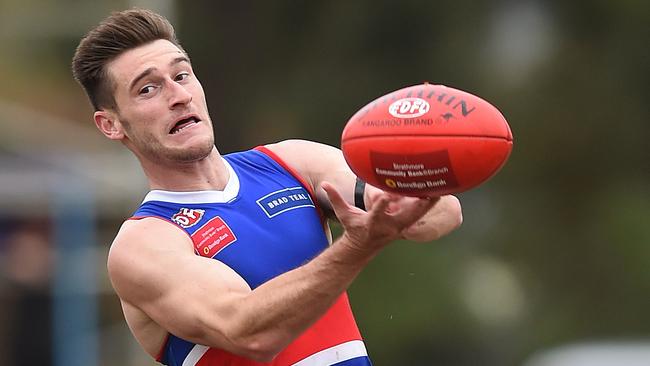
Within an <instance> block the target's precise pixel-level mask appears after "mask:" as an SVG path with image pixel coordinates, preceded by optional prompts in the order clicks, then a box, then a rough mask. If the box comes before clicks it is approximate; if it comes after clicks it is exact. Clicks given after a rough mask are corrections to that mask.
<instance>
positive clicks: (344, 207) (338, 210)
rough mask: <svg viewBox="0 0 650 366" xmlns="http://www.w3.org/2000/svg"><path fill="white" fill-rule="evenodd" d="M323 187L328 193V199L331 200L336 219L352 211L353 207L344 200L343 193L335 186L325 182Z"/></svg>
mask: <svg viewBox="0 0 650 366" xmlns="http://www.w3.org/2000/svg"><path fill="white" fill-rule="evenodd" d="M321 187H322V188H323V190H324V191H325V193H327V198H329V200H330V203H331V204H332V209H334V214H335V215H336V217H339V218H340V217H341V215H344V214H345V212H346V211H349V210H350V209H352V207H351V206H350V205H349V204H348V203H347V202H346V201H345V199H343V196H341V193H339V191H338V190H337V189H336V187H334V185H333V184H331V183H329V182H323V183H322V184H321Z"/></svg>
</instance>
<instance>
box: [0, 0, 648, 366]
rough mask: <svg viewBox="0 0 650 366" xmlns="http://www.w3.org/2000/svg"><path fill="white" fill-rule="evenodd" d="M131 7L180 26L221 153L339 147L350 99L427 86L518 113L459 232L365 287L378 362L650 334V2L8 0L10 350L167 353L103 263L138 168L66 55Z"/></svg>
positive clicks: (15, 354)
mask: <svg viewBox="0 0 650 366" xmlns="http://www.w3.org/2000/svg"><path fill="white" fill-rule="evenodd" d="M132 6H139V7H147V8H151V9H153V10H156V11H159V12H161V13H162V14H164V15H166V16H168V17H169V18H170V19H171V20H172V22H173V23H174V24H175V25H176V28H177V33H178V35H179V38H180V40H181V42H182V43H183V45H184V47H185V49H186V50H187V51H188V52H189V54H190V56H191V57H192V61H193V63H194V68H195V71H196V73H197V74H198V76H199V78H200V79H201V81H202V83H203V86H204V88H205V91H206V94H207V98H208V104H209V107H210V111H211V114H212V119H213V121H214V123H215V132H216V136H217V146H218V148H219V150H220V152H222V153H227V152H231V151H237V150H243V149H248V148H250V147H253V146H256V145H259V144H264V143H270V142H274V141H278V140H283V139H288V138H303V139H309V140H314V141H319V142H323V143H327V144H330V145H335V146H339V143H340V133H341V131H342V129H343V126H344V124H345V122H346V121H347V119H348V118H349V117H350V116H351V115H352V114H353V113H354V112H355V111H356V110H357V109H359V108H360V107H362V106H363V105H365V104H366V103H367V102H369V101H370V100H373V99H374V98H376V97H378V96H380V95H383V94H386V93H387V92H390V91H392V90H395V89H399V88H402V87H404V86H408V85H413V84H417V83H420V82H423V81H429V82H431V83H439V84H445V85H448V86H451V87H455V88H458V89H462V90H466V91H469V92H471V93H474V94H477V95H479V96H481V97H483V98H484V99H486V100H488V101H490V102H491V103H493V104H494V105H495V106H497V107H498V108H499V109H500V110H501V111H502V112H503V114H504V115H505V116H506V118H507V120H508V121H509V123H510V126H511V128H512V131H513V134H514V138H515V144H514V150H513V153H512V155H511V158H510V160H509V162H508V164H507V165H506V166H505V167H504V168H503V169H502V171H501V172H500V173H499V174H498V175H497V176H495V177H494V178H492V179H491V180H490V181H488V182H487V183H485V184H484V185H483V186H481V187H479V188H477V189H474V190H472V191H470V192H467V193H463V194H460V195H459V198H460V199H461V202H462V204H463V208H464V218H465V221H464V224H463V226H462V227H461V228H460V229H459V230H458V231H457V232H455V233H453V234H452V235H450V236H449V237H447V238H444V239H442V240H440V241H439V242H436V243H431V244H423V245H416V244H413V243H408V242H400V243H396V244H395V245H393V246H392V247H389V248H388V249H387V250H386V251H385V252H384V253H382V254H381V255H380V256H379V257H378V258H377V259H376V260H375V261H374V262H373V263H371V264H370V265H369V267H368V268H367V269H366V270H365V271H364V272H363V273H362V275H361V276H360V277H359V278H358V280H357V281H356V282H355V283H354V284H353V286H352V288H351V289H350V297H351V299H352V303H353V308H354V310H355V313H356V315H357V320H358V323H359V326H360V328H361V329H362V333H363V334H364V336H365V338H366V343H367V347H368V350H369V353H370V355H371V357H372V358H373V360H374V362H375V364H376V365H377V366H385V365H441V366H469V365H487V366H509V365H527V364H528V363H529V362H531V361H530V360H531V358H532V357H535V356H536V355H537V356H538V355H539V354H540V353H541V352H543V351H545V350H550V349H557V348H558V347H564V346H566V345H572V344H584V343H592V342H596V343H598V342H614V343H617V344H621V343H626V342H629V343H634V344H641V345H642V348H643V347H645V349H646V350H647V349H649V348H648V347H650V311H649V309H650V188H649V187H650V164H649V161H650V120H649V118H648V115H649V113H648V112H649V111H648V103H649V102H650V92H649V90H650V88H649V85H650V67H649V66H650V62H649V61H650V60H649V55H650V52H649V51H648V49H649V48H648V45H649V44H650V2H647V1H634V0H625V1H613V0H609V1H608V0H594V1H589V2H580V1H541V0H523V1H505V0H502V1H447V2H439V1H435V2H434V1H416V0H401V1H370V0H357V1H309V2H290V1H275V2H270V1H269V2H262V1H207V0H197V1H191V2H190V1H187V2H181V1H173V0H166V1H94V2H90V1H80V0H57V1H51V0H50V1H47V0H42V1H38V0H20V1H17V0H2V1H1V2H0V44H1V45H2V50H1V51H0V127H1V129H2V134H0V364H2V365H40V366H43V365H57V366H61V365H66V366H69V365H76V364H79V365H90V366H92V365H106V366H109V365H126V366H131V365H150V364H153V362H152V361H150V360H149V359H148V357H147V356H145V355H144V354H143V352H142V351H140V350H139V348H138V346H137V344H136V343H135V341H134V340H133V339H132V338H131V336H130V335H129V332H128V329H127V327H126V324H125V322H124V321H123V319H122V317H121V313H120V308H119V302H118V301H117V298H116V297H115V296H114V295H113V293H112V290H111V288H110V284H109V282H108V280H107V278H106V273H105V272H106V271H105V260H106V253H107V251H108V247H109V245H110V242H111V240H112V238H113V236H114V234H115V233H116V231H117V230H118V228H119V225H120V223H121V222H122V221H123V220H124V219H125V218H126V217H128V216H129V215H130V213H131V212H132V211H133V210H134V209H135V208H136V207H137V205H138V204H139V202H140V201H141V199H142V197H143V196H144V194H145V192H146V191H147V187H146V181H145V180H144V178H143V176H142V173H140V171H139V166H138V163H137V161H136V160H135V159H134V158H132V157H131V156H130V155H129V153H128V152H127V151H126V150H125V149H123V148H122V147H121V146H119V145H118V144H114V143H111V142H110V141H108V140H106V139H104V138H103V137H102V136H101V135H100V133H99V132H98V131H96V130H95V128H94V126H93V124H92V120H91V115H92V110H91V108H90V105H89V103H88V102H87V101H86V98H85V96H84V95H83V93H82V91H81V88H80V87H78V86H77V85H76V84H75V83H74V81H73V80H72V77H71V74H70V68H69V64H70V60H71V57H72V55H73V53H74V49H75V47H76V45H77V43H78V41H79V39H80V38H81V37H82V36H83V35H84V34H85V32H86V31H87V30H89V29H90V28H91V27H92V26H94V25H95V24H96V23H97V22H99V21H100V20H101V19H103V18H104V17H105V16H107V15H108V14H109V13H110V11H112V10H120V9H125V8H129V7H132ZM66 301H69V302H66ZM66 311H67V313H66ZM77 311H78V312H77ZM70 312H72V314H73V315H74V314H75V312H77V313H76V314H77V315H79V314H83V316H76V317H74V318H75V319H76V320H77V321H78V324H77V323H74V322H72V323H70V321H69V320H66V319H69V318H66V316H68V317H69V316H70ZM66 314H67V315H66ZM62 319H63V320H62ZM84 319H85V320H84ZM75 324H77V325H75ZM75 327H76V328H75ZM75 329H76V330H75ZM66 349H67V350H69V351H66ZM82 349H83V350H84V351H83V352H81V350H82ZM74 352H78V353H79V356H78V358H77V359H75V358H74V357H73V358H66V357H71V356H69V354H71V353H74ZM66 355H68V356H66ZM84 357H85V358H84ZM646 361H647V363H643V364H644V365H645V364H647V365H650V358H648V359H647V360H646ZM539 364H540V365H542V363H539ZM543 365H551V363H544V364H543ZM553 365H560V364H559V363H556V364H553ZM562 365H564V364H562ZM576 365H577V364H576ZM621 365H622V364H621ZM635 365H636V364H635Z"/></svg>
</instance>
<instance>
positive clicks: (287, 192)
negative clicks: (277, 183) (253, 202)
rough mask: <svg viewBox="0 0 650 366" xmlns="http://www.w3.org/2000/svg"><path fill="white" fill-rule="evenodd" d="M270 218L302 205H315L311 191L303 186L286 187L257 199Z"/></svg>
mask: <svg viewBox="0 0 650 366" xmlns="http://www.w3.org/2000/svg"><path fill="white" fill-rule="evenodd" d="M257 204H258V205H259V206H260V207H261V208H262V211H264V213H266V216H268V217H269V218H272V217H275V216H277V215H279V214H281V213H285V212H287V211H290V210H294V209H297V208H301V207H315V206H314V202H313V201H312V200H311V197H310V196H309V193H307V190H305V189H304V188H303V187H292V188H285V189H281V190H278V191H275V192H271V193H269V194H267V195H266V196H264V197H262V198H260V199H258V200H257Z"/></svg>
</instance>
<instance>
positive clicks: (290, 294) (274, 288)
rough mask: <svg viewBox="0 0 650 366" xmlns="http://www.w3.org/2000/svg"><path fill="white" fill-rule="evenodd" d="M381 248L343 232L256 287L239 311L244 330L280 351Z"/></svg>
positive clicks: (266, 346) (251, 339) (250, 337)
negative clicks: (303, 260)
mask: <svg viewBox="0 0 650 366" xmlns="http://www.w3.org/2000/svg"><path fill="white" fill-rule="evenodd" d="M378 251H379V249H359V247H358V246H357V245H355V243H353V242H352V241H351V240H350V238H348V237H347V236H346V235H343V236H342V237H340V238H339V239H338V240H336V241H335V242H334V244H332V245H331V246H330V247H329V248H327V249H326V250H325V251H323V252H322V253H321V254H320V255H318V256H317V257H316V258H314V259H313V260H311V261H310V262H309V263H307V264H305V265H303V266H301V267H299V268H296V269H294V270H292V271H289V272H287V273H284V274H282V275H280V276H278V277H276V278H274V279H272V280H270V281H268V282H266V283H265V284H263V285H261V286H259V287H258V288H256V289H255V290H253V291H252V292H251V293H250V294H249V295H248V296H247V297H246V298H245V299H244V300H245V301H243V302H242V304H241V307H240V308H239V309H238V311H237V319H238V320H237V321H234V322H233V324H239V325H240V327H241V328H240V329H238V332H236V333H238V334H241V336H242V337H243V338H244V339H246V341H245V343H247V342H251V343H253V344H255V345H256V347H260V348H261V349H265V350H271V352H272V353H277V352H279V351H281V350H282V349H284V347H286V346H287V345H288V344H289V343H290V342H291V341H292V340H293V339H295V338H296V337H298V336H299V335H300V334H301V333H302V332H303V331H304V330H305V329H307V328H308V327H309V326H310V325H311V324H312V323H314V322H315V321H316V320H318V319H319V318H320V317H321V316H322V315H323V314H324V313H325V312H326V311H327V310H328V309H329V308H330V306H331V305H332V304H333V303H334V301H335V300H336V299H337V298H338V297H339V295H340V294H341V293H342V292H343V291H345V290H346V289H347V287H348V286H349V285H350V283H351V282H352V281H353V280H354V278H355V277H356V276H357V275H358V274H359V272H360V271H361V270H362V269H363V268H364V267H365V265H366V264H367V263H368V262H369V261H370V260H371V259H372V258H373V257H374V256H375V255H376V254H377V253H378Z"/></svg>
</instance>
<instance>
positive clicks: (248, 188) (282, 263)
mask: <svg viewBox="0 0 650 366" xmlns="http://www.w3.org/2000/svg"><path fill="white" fill-rule="evenodd" d="M223 158H224V161H225V163H226V166H227V168H228V170H229V171H230V179H229V181H228V183H227V185H226V187H225V189H224V190H223V191H199V192H170V191H158V190H154V191H151V192H149V193H148V194H147V196H146V197H145V199H144V202H143V203H142V205H141V206H140V208H138V210H137V211H136V212H135V214H134V215H133V217H132V219H141V218H144V217H157V218H160V219H163V220H166V221H169V222H170V223H172V224H174V225H176V226H178V227H179V228H181V229H182V230H184V231H185V232H186V233H187V234H188V235H189V237H190V238H191V239H192V242H193V244H194V250H195V253H196V255H201V256H204V257H209V258H213V259H215V260H218V261H221V262H223V263H225V264H226V265H228V266H229V267H230V268H232V269H233V270H234V271H235V272H237V273H238V274H239V275H240V276H241V277H242V278H243V279H244V280H245V281H246V282H247V283H248V285H249V286H250V287H251V289H255V288H256V287H258V286H260V285H261V284H263V283H264V282H266V281H268V280H270V279H272V278H274V277H276V276H278V275H281V274H282V273H284V272H287V271H290V270H292V269H294V268H296V267H299V266H300V265H302V264H304V263H306V262H307V261H309V260H310V259H312V258H314V257H315V256H316V255H318V254H319V253H320V252H321V251H323V250H324V249H325V248H326V247H327V245H328V239H327V236H326V234H325V231H324V229H323V221H322V218H321V216H320V211H319V209H318V207H317V203H316V199H315V197H314V196H313V192H312V190H311V187H310V186H309V185H308V184H306V183H305V182H304V181H303V180H302V178H301V177H300V176H298V175H297V174H296V173H295V171H293V170H292V169H291V168H290V167H289V166H287V165H286V164H285V163H284V162H283V161H281V160H280V159H279V158H278V157H277V156H276V155H275V154H273V153H272V152H271V151H270V150H268V149H266V148H264V147H258V148H256V149H255V150H249V151H245V152H239V153H234V154H229V155H225V156H224V157H223ZM205 296H219V294H205ZM157 361H159V362H160V363H162V364H164V365H169V366H261V365H269V366H290V365H295V366H328V365H336V366H368V365H371V362H370V360H369V358H368V356H367V353H366V348H365V346H364V344H363V341H362V339H361V335H360V334H359V330H358V328H357V325H356V322H355V320H354V317H353V315H352V311H351V309H350V304H349V302H348V298H347V295H346V294H345V293H344V294H342V295H341V296H340V297H339V298H338V300H337V301H336V302H335V303H334V305H332V307H331V308H330V309H329V310H328V311H327V312H326V313H325V314H324V315H323V316H322V318H320V319H319V320H318V321H317V322H316V323H314V325H312V326H311V327H310V328H309V329H307V330H306V331H305V332H304V333H303V334H302V335H300V336H299V337H298V338H296V339H295V340H294V341H293V342H292V343H291V344H290V345H289V346H288V347H287V348H286V349H284V350H283V351H282V352H281V353H280V354H279V355H278V356H277V357H276V358H275V359H274V360H273V361H272V362H270V363H261V362H255V361H251V360H248V359H245V358H243V357H241V356H237V355H234V354H231V353H229V352H226V351H224V350H220V349H216V348H209V347H207V346H203V345H199V344H194V343H192V342H189V341H186V340H183V339H181V338H179V337H176V336H175V335H173V334H169V335H168V337H167V340H166V341H165V343H164V345H163V348H162V350H161V352H160V355H159V357H158V358H157Z"/></svg>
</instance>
